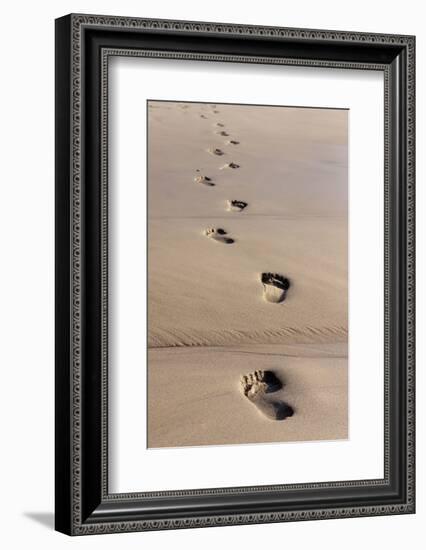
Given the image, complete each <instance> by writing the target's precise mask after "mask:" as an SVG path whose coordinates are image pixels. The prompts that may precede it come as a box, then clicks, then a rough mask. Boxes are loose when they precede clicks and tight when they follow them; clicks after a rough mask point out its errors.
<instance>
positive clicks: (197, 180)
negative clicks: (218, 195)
mask: <svg viewBox="0 0 426 550" xmlns="http://www.w3.org/2000/svg"><path fill="white" fill-rule="evenodd" d="M194 181H195V183H202V184H204V185H208V186H209V187H214V186H215V184H214V183H213V181H212V179H211V178H209V177H208V176H201V175H200V176H195V178H194Z"/></svg>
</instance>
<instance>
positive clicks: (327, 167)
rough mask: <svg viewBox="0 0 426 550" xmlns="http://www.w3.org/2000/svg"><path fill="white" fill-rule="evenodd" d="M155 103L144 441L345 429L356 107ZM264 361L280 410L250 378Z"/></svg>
mask: <svg viewBox="0 0 426 550" xmlns="http://www.w3.org/2000/svg"><path fill="white" fill-rule="evenodd" d="M148 109H149V125H148V130H149V156H148V159H149V167H148V181H149V186H148V215H149V223H148V231H149V236H148V246H149V249H148V254H149V255H148V267H149V268H148V285H149V287H148V288H149V293H148V296H149V300H148V346H149V362H148V381H149V384H148V398H149V399H148V401H149V405H148V440H149V441H148V445H149V446H150V447H172V446H183V445H205V444H233V443H249V442H250V443H251V442H269V441H301V440H314V439H318V440H324V439H340V438H346V437H347V335H348V312H347V308H348V286H347V276H348V265H347V226H348V220H347V112H346V111H343V110H326V109H293V108H271V107H246V106H235V105H217V106H216V107H213V106H211V105H208V104H186V105H185V104H180V103H171V102H150V104H149V107H148ZM213 111H217V112H216V113H214V112H213ZM218 124H219V125H220V126H218ZM223 132H224V133H225V134H228V135H221V133H223ZM232 141H235V142H238V143H230V142H232ZM206 178H208V179H206ZM233 200H234V201H242V202H243V203H244V204H246V206H245V207H244V208H243V209H241V210H239V209H235V208H234V209H233V208H230V202H229V201H233ZM212 229H213V230H214V232H213V233H212V232H211V230H212ZM262 273H272V274H279V275H282V276H283V277H285V278H287V279H288V281H289V285H290V286H289V288H288V290H286V293H285V299H283V301H280V296H278V294H277V289H276V288H272V289H271V288H269V289H268V288H266V291H267V292H265V288H264V285H263V284H262V280H261V279H262ZM268 295H269V297H270V298H271V297H272V298H273V300H269V301H268V299H265V298H268ZM276 297H277V298H278V299H277V300H275V298H276ZM274 301H276V303H274ZM268 368H269V369H273V370H274V372H277V373H279V375H280V376H281V377H282V378H283V381H284V383H285V386H284V388H283V389H282V390H280V392H279V395H278V397H280V396H281V397H282V398H283V399H284V398H285V399H287V400H288V402H289V404H291V406H293V407H294V410H295V414H294V415H293V416H292V417H291V418H287V419H285V420H283V421H272V420H270V419H266V418H264V417H263V416H262V415H261V414H259V411H257V410H256V407H255V406H254V405H253V404H252V403H250V402H249V401H248V400H247V398H246V397H244V395H243V394H242V392H241V389H240V387H239V378H240V376H241V375H242V374H246V373H249V372H251V371H252V370H256V369H268ZM231 418H232V421H231V420H230V419H231Z"/></svg>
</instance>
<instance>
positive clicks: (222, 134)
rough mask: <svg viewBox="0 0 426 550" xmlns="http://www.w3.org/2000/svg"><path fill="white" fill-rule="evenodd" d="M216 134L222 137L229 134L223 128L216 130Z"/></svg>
mask: <svg viewBox="0 0 426 550" xmlns="http://www.w3.org/2000/svg"><path fill="white" fill-rule="evenodd" d="M216 134H217V135H218V136H224V137H226V136H229V134H228V132H225V130H219V131H218V132H216Z"/></svg>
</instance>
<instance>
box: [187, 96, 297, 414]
mask: <svg viewBox="0 0 426 550" xmlns="http://www.w3.org/2000/svg"><path fill="white" fill-rule="evenodd" d="M219 113H220V111H218V110H217V109H216V105H213V106H212V114H213V115H217V114H219ZM200 117H201V118H202V119H206V120H208V119H209V117H208V116H206V115H205V114H204V113H203V114H201V115H200ZM214 128H215V132H214V133H215V135H217V136H220V137H223V138H230V139H228V140H227V141H225V142H224V144H225V145H230V146H235V145H239V144H240V142H239V141H238V140H236V139H234V138H233V137H231V136H230V134H229V132H228V131H227V130H226V129H224V128H225V124H224V123H223V122H215V123H214ZM207 152H208V153H210V154H211V155H214V156H218V157H222V156H225V155H226V154H227V153H226V152H225V151H224V150H223V149H221V148H220V147H210V148H209V149H207ZM238 168H240V165H239V164H237V163H236V162H234V161H230V162H227V163H226V164H224V165H223V166H220V167H219V169H220V170H224V169H231V170H237V169H238ZM196 172H197V175H196V176H195V177H194V181H195V182H196V183H198V184H202V185H206V186H208V187H214V186H215V185H216V182H214V181H213V179H212V178H211V177H210V176H206V175H204V174H201V173H200V170H199V169H197V170H196ZM248 206H249V205H248V203H247V202H245V201H243V200H237V199H227V200H226V208H227V210H228V211H229V212H243V210H245V209H246V208H247V207H248ZM204 234H205V236H206V237H207V238H209V239H211V240H213V241H216V242H218V243H221V244H234V243H235V239H233V238H232V237H230V236H229V235H228V233H227V231H226V230H225V229H223V228H221V227H208V228H207V229H206V230H205V231H204ZM260 282H261V284H262V286H263V297H264V299H265V300H266V301H267V302H270V303H276V304H277V303H281V302H283V301H284V300H285V298H286V295H287V291H288V289H289V288H290V281H289V280H288V278H287V277H284V276H283V275H281V274H279V273H270V272H264V273H261V275H260ZM240 383H241V390H242V393H243V395H244V396H245V397H246V398H247V399H248V400H249V401H250V402H251V403H253V404H254V405H255V406H256V407H257V409H258V411H259V412H260V413H261V414H263V415H264V416H265V417H267V418H269V419H271V420H284V419H285V418H287V417H290V416H292V415H293V412H294V411H293V409H292V407H291V406H289V405H288V404H287V403H284V402H283V401H281V399H279V398H278V399H277V398H274V397H270V396H269V395H268V394H270V393H274V392H276V391H278V390H280V389H281V388H282V386H283V384H282V383H281V381H280V380H279V379H278V378H277V377H276V375H275V374H274V373H273V372H272V371H263V370H258V371H255V372H254V373H250V374H247V375H244V376H242V377H241V380H240Z"/></svg>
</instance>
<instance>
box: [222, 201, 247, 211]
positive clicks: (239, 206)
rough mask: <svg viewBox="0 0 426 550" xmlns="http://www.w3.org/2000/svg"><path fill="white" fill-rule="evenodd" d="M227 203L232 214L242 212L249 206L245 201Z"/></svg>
mask: <svg viewBox="0 0 426 550" xmlns="http://www.w3.org/2000/svg"><path fill="white" fill-rule="evenodd" d="M226 203H227V206H228V210H229V211H230V212H242V211H243V210H244V208H246V207H247V206H248V203H246V202H244V201H236V200H228V201H226Z"/></svg>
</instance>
